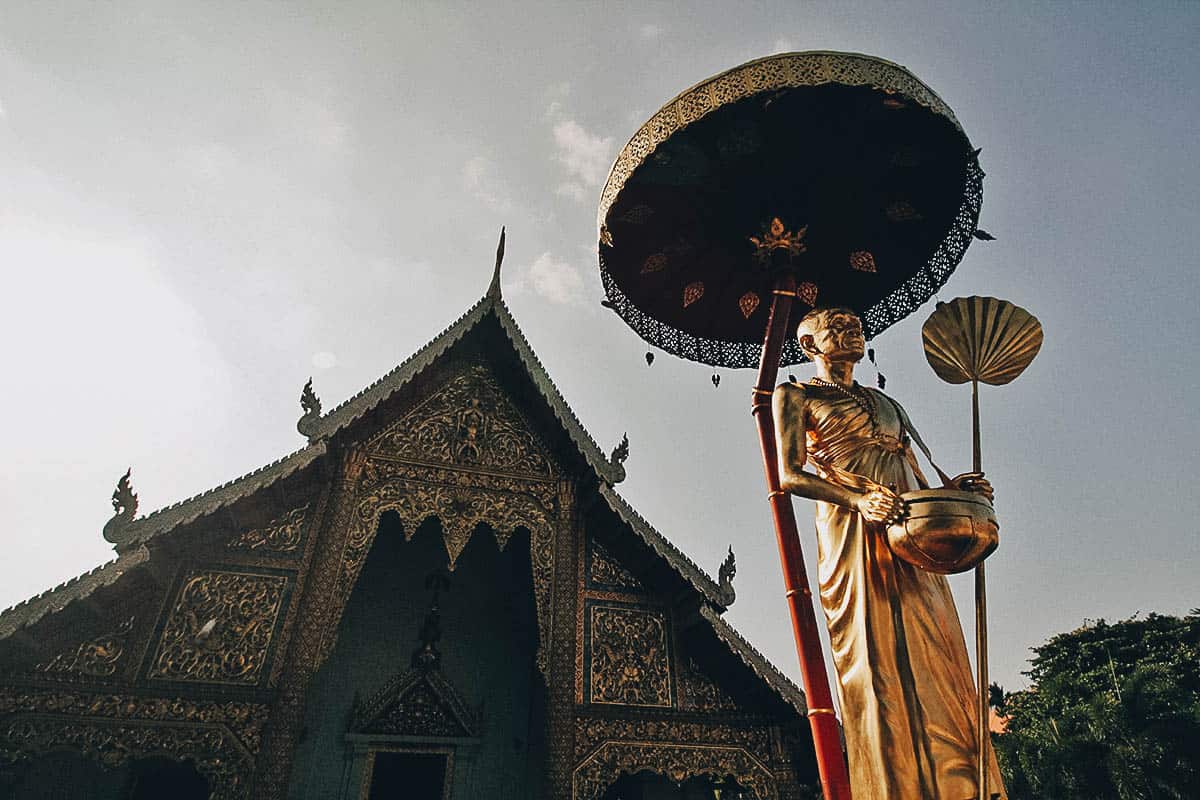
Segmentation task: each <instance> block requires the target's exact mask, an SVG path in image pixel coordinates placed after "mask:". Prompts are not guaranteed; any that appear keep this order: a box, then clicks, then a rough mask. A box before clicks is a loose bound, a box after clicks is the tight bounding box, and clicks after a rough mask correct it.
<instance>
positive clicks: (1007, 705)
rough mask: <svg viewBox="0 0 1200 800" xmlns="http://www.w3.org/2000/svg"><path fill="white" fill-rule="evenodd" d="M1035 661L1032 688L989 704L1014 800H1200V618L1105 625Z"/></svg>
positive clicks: (1048, 647) (1055, 643) (1057, 644)
mask: <svg viewBox="0 0 1200 800" xmlns="http://www.w3.org/2000/svg"><path fill="white" fill-rule="evenodd" d="M1034 652H1035V656H1034V658H1033V659H1032V661H1031V662H1030V663H1031V669H1030V670H1029V671H1028V672H1027V673H1025V674H1026V675H1028V676H1029V678H1030V680H1031V682H1032V685H1031V686H1030V688H1029V689H1026V690H1024V691H1020V692H1012V693H1008V694H1005V693H1003V692H1002V691H993V692H992V693H991V698H990V699H991V700H992V702H993V704H994V705H995V706H996V708H997V711H998V712H999V713H1000V714H1001V715H1003V716H1006V717H1007V718H1008V725H1007V730H1006V732H1005V733H1004V734H1001V735H997V736H994V737H993V742H994V744H995V749H996V753H997V756H998V758H999V760H1000V768H1001V770H1002V772H1003V773H1004V778H1005V784H1006V786H1007V788H1008V791H1009V794H1010V797H1011V800H1143V798H1145V799H1146V800H1149V799H1150V798H1154V800H1158V799H1159V798H1162V799H1163V800H1175V799H1176V798H1200V609H1195V610H1193V611H1192V612H1191V613H1190V614H1188V615H1186V616H1184V617H1172V616H1160V615H1158V614H1150V615H1149V616H1147V617H1145V618H1142V619H1138V618H1137V617H1134V618H1131V619H1127V620H1121V621H1119V622H1115V623H1108V622H1105V621H1104V620H1098V621H1096V622H1093V623H1090V624H1085V625H1084V627H1082V628H1079V629H1077V630H1074V631H1071V632H1069V633H1062V634H1059V635H1057V636H1055V637H1053V638H1052V639H1050V641H1048V642H1046V643H1045V644H1043V645H1041V646H1040V647H1036V648H1034ZM993 689H994V690H997V689H998V687H993Z"/></svg>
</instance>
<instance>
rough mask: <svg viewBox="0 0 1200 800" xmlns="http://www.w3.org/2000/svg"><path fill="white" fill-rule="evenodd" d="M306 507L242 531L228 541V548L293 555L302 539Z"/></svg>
mask: <svg viewBox="0 0 1200 800" xmlns="http://www.w3.org/2000/svg"><path fill="white" fill-rule="evenodd" d="M307 511H308V506H303V507H301V508H297V509H294V510H292V511H289V512H288V513H287V514H285V515H284V516H282V517H280V518H278V519H273V520H271V521H270V522H269V523H267V524H266V525H265V526H263V527H261V528H254V529H252V530H248V531H242V533H241V534H239V535H238V536H237V537H236V538H234V539H232V540H230V542H229V547H231V548H234V549H239V550H258V549H260V548H261V549H263V550H269V551H271V552H273V553H294V552H296V550H298V549H299V548H300V544H301V542H302V541H303V539H304V520H305V514H306V512H307Z"/></svg>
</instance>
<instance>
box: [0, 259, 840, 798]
mask: <svg viewBox="0 0 1200 800" xmlns="http://www.w3.org/2000/svg"><path fill="white" fill-rule="evenodd" d="M302 404H303V406H304V412H305V413H304V416H303V417H302V418H301V420H300V423H299V425H298V427H299V429H300V431H301V433H302V434H303V435H304V436H305V437H306V438H307V444H306V445H305V446H304V447H303V448H301V449H300V450H297V451H296V452H294V453H292V454H291V455H288V456H286V457H285V458H282V459H280V460H279V461H277V462H275V463H273V464H271V465H269V466H266V467H264V468H262V469H260V470H257V471H255V472H252V473H250V474H248V475H245V476H243V477H241V478H237V479H236V480H233V481H230V482H229V483H226V484H225V485H223V486H221V487H219V488H217V489H214V490H212V491H210V492H206V493H204V494H201V495H199V496H196V497H193V498H191V499H189V500H185V501H183V502H181V503H177V504H175V505H173V506H170V507H167V508H164V509H161V510H159V511H155V512H154V513H151V514H147V515H144V516H140V517H139V516H137V500H136V495H135V494H134V492H133V489H132V487H131V485H130V479H129V478H128V477H126V478H123V479H122V481H121V483H120V484H119V485H118V489H117V492H115V493H114V497H113V502H114V510H115V511H116V514H115V515H114V516H113V518H112V520H110V522H109V523H108V525H106V526H105V529H104V535H105V536H106V538H108V540H109V541H111V542H113V544H114V545H115V549H116V553H117V557H116V559H115V560H113V561H111V562H109V563H107V564H105V565H103V566H101V567H98V568H97V569H95V570H93V571H92V572H89V573H87V574H85V575H82V576H80V577H78V578H76V579H74V580H72V581H69V582H67V583H65V584H63V585H62V586H59V587H57V588H55V589H52V590H50V591H47V592H45V593H43V594H41V595H39V596H37V597H35V598H33V599H31V600H28V601H26V602H24V603H22V604H20V605H18V606H15V607H13V608H11V609H8V610H7V611H5V612H4V613H3V614H0V796H12V797H19V798H67V797H71V798H75V797H89V798H113V799H114V800H115V799H116V798H151V797H155V798H157V797H162V796H171V797H172V798H173V800H191V798H196V799H197V800H198V799H199V798H206V797H211V798H228V799H229V800H232V799H233V798H291V799H294V800H309V799H310V798H311V799H312V800H317V799H318V798H320V799H321V800H325V799H326V798H330V799H332V800H343V799H344V800H352V799H353V800H358V799H359V798H362V799H364V800H366V799H368V798H369V799H370V800H375V799H376V798H406V800H442V799H443V798H488V799H489V800H490V799H492V798H495V799H497V800H506V799H508V798H512V799H513V800H515V799H516V798H573V799H576V800H601V799H602V798H606V799H609V800H615V799H616V798H623V799H624V800H638V798H645V800H650V799H651V798H653V799H654V800H660V799H662V800H665V799H666V798H689V800H690V799H691V798H734V797H744V798H763V799H765V798H779V799H780V800H783V799H784V798H800V797H808V796H810V791H811V787H812V785H813V784H814V783H815V781H816V773H815V766H814V762H813V756H812V745H811V739H810V737H809V733H808V726H807V723H806V722H805V718H804V717H805V705H804V697H803V695H802V694H801V692H800V691H799V690H798V689H797V688H796V687H795V686H794V685H793V684H792V683H791V682H790V681H789V680H788V679H787V678H786V677H784V676H783V675H782V674H780V672H779V671H778V670H777V669H775V668H774V667H773V666H772V665H771V664H770V663H768V662H767V661H766V659H764V658H763V657H762V656H761V655H760V654H759V653H758V652H756V651H755V650H754V649H753V648H752V647H751V646H750V645H749V644H748V643H747V642H746V641H745V640H744V639H742V637H741V636H739V635H738V633H737V632H736V631H735V630H734V629H733V628H732V627H731V626H730V625H729V624H728V623H727V622H725V621H724V619H723V617H722V614H723V613H724V612H725V610H726V609H727V608H728V606H729V605H730V604H731V603H732V602H733V600H734V591H733V583H732V580H733V572H734V562H733V554H732V552H731V553H730V557H729V558H728V559H727V561H726V562H725V563H724V564H723V565H721V568H720V569H719V570H718V578H717V579H716V580H713V579H712V578H710V577H709V575H708V574H706V573H705V572H704V571H702V570H701V569H700V568H698V567H697V566H696V565H695V564H694V563H692V562H691V561H690V560H689V559H688V558H687V557H686V556H684V555H683V553H681V552H680V551H679V550H678V549H676V548H675V547H674V546H673V545H672V544H671V543H670V542H669V541H668V540H667V539H666V538H665V537H664V536H662V535H661V534H660V533H659V532H657V531H656V530H655V529H654V528H652V527H651V526H650V525H649V524H648V523H647V522H646V521H645V520H643V519H642V518H641V517H640V516H639V515H638V514H637V513H636V512H635V511H634V510H633V509H632V508H630V507H629V505H628V504H626V503H625V501H624V500H622V499H621V497H620V496H619V495H618V494H617V492H616V491H615V490H614V486H615V484H617V483H619V482H620V480H621V479H622V478H623V477H624V468H623V466H622V462H623V461H624V460H625V456H626V455H627V453H628V444H627V443H626V442H623V443H622V444H621V445H619V446H618V447H617V448H616V450H615V451H613V452H612V454H611V455H608V456H606V455H605V454H604V453H603V452H602V451H601V449H600V448H599V447H598V446H597V444H596V443H595V442H594V441H593V440H592V438H591V437H590V436H589V434H588V433H587V432H586V431H585V430H584V428H583V427H582V425H581V424H580V423H579V421H578V419H576V417H575V415H574V414H573V413H572V411H571V410H570V408H569V407H568V406H567V404H566V402H565V401H564V400H563V398H562V396H561V395H560V394H559V392H558V390H557V389H556V388H555V386H554V385H553V383H552V382H551V381H550V379H549V377H548V376H547V375H546V373H545V371H544V369H543V368H542V366H541V364H540V363H539V362H538V360H537V358H536V356H535V355H534V353H533V352H532V350H531V349H530V347H529V344H528V343H527V342H526V340H525V338H524V336H523V335H522V334H521V332H520V330H519V329H518V327H517V325H516V323H515V321H514V320H513V318H512V316H511V314H510V313H509V311H508V309H507V307H506V306H505V304H504V302H503V300H502V298H501V295H500V289H499V257H498V258H497V271H496V276H495V277H494V278H493V282H492V286H491V287H490V289H489V291H488V292H487V294H486V295H485V296H484V297H483V298H482V299H481V300H480V301H479V302H478V303H476V304H475V305H474V306H473V307H472V308H471V309H470V310H469V311H468V312H467V313H466V314H465V315H464V316H463V317H462V318H460V319H459V320H458V321H457V322H456V323H454V325H452V326H451V327H450V328H448V329H447V330H446V331H444V332H443V333H442V334H441V335H440V336H438V337H437V338H436V339H434V340H433V341H432V342H430V343H429V344H428V345H426V346H425V347H424V348H423V349H421V350H420V351H419V352H417V353H416V354H414V355H413V356H412V357H411V358H409V359H408V360H406V361H405V362H404V363H402V364H401V365H400V366H398V367H397V368H396V369H394V370H393V371H392V372H390V373H389V374H387V375H386V376H384V377H383V378H382V379H380V380H379V381H377V382H376V383H374V384H372V385H371V386H369V387H368V388H366V389H365V390H363V391H362V392H361V393H359V394H358V395H356V396H354V397H352V398H351V399H349V400H347V401H346V402H344V403H343V404H341V405H340V406H338V407H337V408H335V409H333V410H331V411H329V412H328V413H322V411H321V405H320V402H319V400H318V399H317V397H316V395H315V393H314V392H313V391H312V388H311V385H310V386H306V387H305V392H304V396H303V398H302Z"/></svg>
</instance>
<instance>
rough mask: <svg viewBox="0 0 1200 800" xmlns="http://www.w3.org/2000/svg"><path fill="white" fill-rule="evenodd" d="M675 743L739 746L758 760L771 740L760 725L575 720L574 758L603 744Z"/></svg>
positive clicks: (595, 719)
mask: <svg viewBox="0 0 1200 800" xmlns="http://www.w3.org/2000/svg"><path fill="white" fill-rule="evenodd" d="M610 740H614V741H630V742H675V743H681V744H709V745H714V744H715V745H728V746H735V747H742V748H745V749H746V750H748V751H749V752H750V753H751V754H752V755H754V756H756V757H757V758H759V759H761V760H764V761H765V760H767V758H768V756H769V754H770V752H771V737H770V734H769V733H768V729H767V728H766V727H764V726H762V725H754V726H750V727H745V728H742V727H737V726H734V725H727V724H724V723H707V722H691V721H686V720H679V719H653V718H651V719H620V718H615V719H614V718H611V717H576V718H575V755H576V758H577V759H579V758H582V757H583V756H584V755H586V754H587V753H590V752H591V751H592V750H594V749H595V748H596V747H597V746H599V745H600V744H602V743H604V742H606V741H610Z"/></svg>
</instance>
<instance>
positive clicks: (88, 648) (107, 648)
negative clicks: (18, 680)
mask: <svg viewBox="0 0 1200 800" xmlns="http://www.w3.org/2000/svg"><path fill="white" fill-rule="evenodd" d="M132 630H133V617H130V618H129V619H127V620H125V621H124V622H122V623H121V624H120V625H118V626H117V628H116V630H114V631H112V632H111V633H105V634H101V635H100V636H97V637H95V638H94V639H88V640H87V641H86V642H84V643H82V644H81V645H79V646H78V647H77V648H75V649H74V650H73V651H70V652H66V653H59V654H58V655H56V656H55V657H54V658H52V659H50V661H48V662H46V663H45V664H38V665H37V667H35V669H37V670H38V671H39V672H60V673H61V672H73V673H76V674H79V675H92V676H95V677H107V676H109V675H112V674H113V673H114V672H116V671H117V661H119V660H120V658H121V656H122V655H123V654H124V653H125V641H126V639H128V638H129V633H130V631H132Z"/></svg>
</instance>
